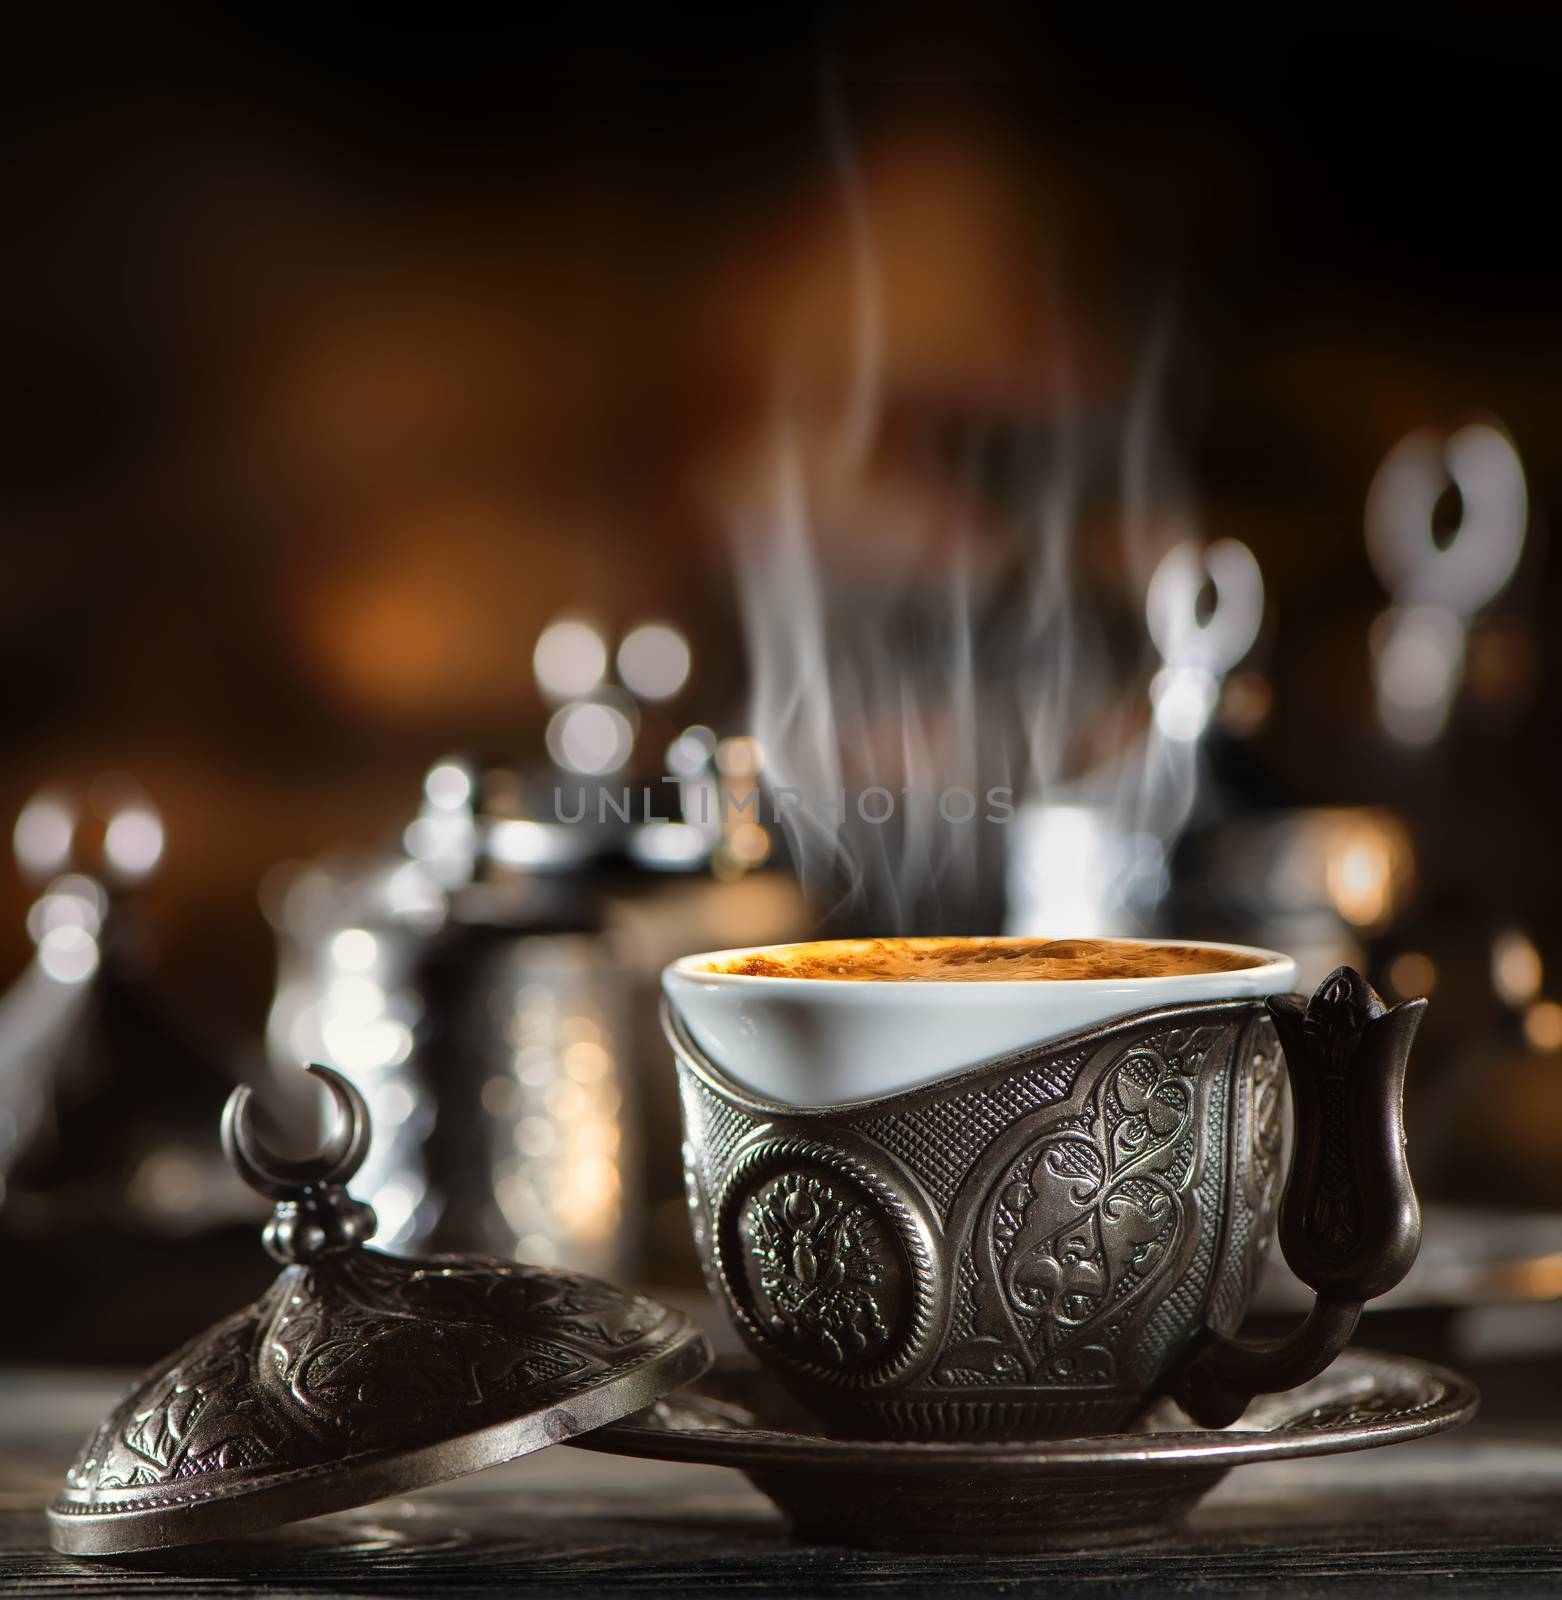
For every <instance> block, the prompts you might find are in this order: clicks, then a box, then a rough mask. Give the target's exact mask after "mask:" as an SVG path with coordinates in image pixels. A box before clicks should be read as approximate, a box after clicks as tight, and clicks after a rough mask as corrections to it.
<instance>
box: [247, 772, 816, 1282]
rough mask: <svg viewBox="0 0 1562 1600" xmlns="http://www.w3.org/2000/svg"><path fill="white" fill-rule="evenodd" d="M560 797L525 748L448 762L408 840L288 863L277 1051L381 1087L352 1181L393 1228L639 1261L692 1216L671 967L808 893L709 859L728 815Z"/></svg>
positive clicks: (395, 1243) (781, 932)
mask: <svg viewBox="0 0 1562 1600" xmlns="http://www.w3.org/2000/svg"><path fill="white" fill-rule="evenodd" d="M535 787H536V786H535V785H534V786H533V788H534V789H535ZM586 787H587V789H588V790H589V785H587V786H586ZM577 798H578V797H577ZM546 809H547V808H544V807H541V806H538V805H535V804H533V807H532V809H531V812H530V814H527V804H526V787H525V785H523V784H522V783H521V782H520V781H519V780H518V779H517V778H516V776H515V775H514V774H513V773H512V772H510V771H508V770H507V769H503V768H497V767H488V768H483V767H480V766H479V765H477V764H475V763H471V762H467V761H463V760H457V759H451V760H446V761H441V762H439V763H437V764H436V765H435V766H434V767H432V768H431V769H430V771H429V772H428V774H427V776H426V779H425V783H424V797H423V804H422V808H421V811H420V813H419V815H418V816H417V817H416V818H415V819H413V821H412V822H411V823H410V824H409V825H408V827H407V829H406V830H405V833H404V836H403V838H402V841H401V845H400V848H398V849H394V850H391V851H388V852H386V853H384V854H383V855H381V856H378V857H374V858H369V859H360V860H357V861H349V862H344V863H338V864H330V863H326V864H312V865H302V866H295V867H291V868H284V869H280V870H279V872H278V873H277V874H276V875H274V876H273V878H272V880H271V881H270V882H269V883H268V885H267V886H266V889H265V892H264V893H263V896H262V899H263V905H264V908H265V910H266V914H267V916H268V918H269V920H270V921H271V923H272V925H273V927H274V929H275V931H276V934H277V943H278V976H277V987H276V994H275V998H274V1001H273V1004H272V1008H271V1013H270V1017H269V1020H268V1026H267V1046H268V1053H269V1055H270V1058H271V1061H272V1064H273V1068H274V1071H275V1074H276V1077H277V1081H278V1083H279V1085H280V1086H281V1087H282V1088H283V1089H284V1092H285V1094H287V1095H297V1096H299V1097H303V1096H304V1095H305V1091H306V1086H307V1081H308V1080H307V1079H306V1078H304V1076H303V1074H301V1073H300V1072H299V1071H298V1066H299V1064H300V1063H301V1062H308V1061H321V1062H324V1063H327V1064H329V1065H331V1066H334V1067H336V1068H337V1069H339V1070H340V1071H341V1072H343V1073H344V1074H345V1075H346V1076H347V1077H348V1078H350V1079H351V1080H352V1081H353V1083H354V1084H355V1085H356V1086H357V1087H358V1088H359V1089H360V1091H361V1092H362V1093H363V1095H364V1097H365V1099H366V1100H367V1102H368V1104H369V1107H370V1111H371V1114H372V1116H373V1120H374V1127H375V1143H374V1148H373V1149H372V1150H371V1151H370V1153H369V1157H368V1159H367V1161H366V1162H365V1163H364V1166H363V1169H362V1171H361V1173H360V1175H359V1177H358V1179H357V1181H356V1183H355V1185H354V1188H355V1192H356V1193H357V1194H359V1195H360V1196H361V1198H363V1199H365V1200H367V1201H368V1202H369V1203H370V1204H371V1205H372V1206H373V1207H374V1209H375V1211H376V1213H377V1214H378V1217H379V1219H380V1225H379V1233H378V1234H377V1236H376V1237H377V1242H378V1244H379V1245H380V1246H381V1247H382V1248H384V1249H387V1250H391V1251H394V1252H397V1253H403V1254H426V1253H429V1252H434V1251H443V1250H459V1251H476V1252H482V1253H485V1254H489V1255H493V1256H498V1257H500V1258H503V1259H520V1260H526V1261H529V1262H532V1263H534V1264H537V1265H552V1264H555V1263H557V1264H561V1265H566V1266H569V1267H574V1268H579V1269H581V1270H583V1271H587V1272H591V1273H594V1274H598V1275H603V1276H609V1277H625V1276H632V1275H634V1274H635V1273H636V1272H637V1271H638V1270H640V1268H641V1267H642V1266H643V1264H644V1262H645V1260H646V1256H647V1249H648V1247H649V1248H650V1252H651V1254H652V1256H653V1257H654V1256H655V1255H656V1254H657V1250H658V1248H659V1247H658V1243H657V1241H656V1240H654V1239H648V1237H647V1235H648V1232H660V1231H662V1230H660V1228H659V1226H658V1223H659V1220H666V1219H671V1220H672V1221H673V1222H674V1223H678V1222H681V1219H680V1218H679V1217H678V1213H677V1207H678V1204H679V1198H678V1197H679V1195H680V1194H681V1189H680V1187H679V1182H678V1177H677V1136H676V1122H677V1113H676V1107H675V1104H674V1100H673V1094H672V1087H671V1077H670V1074H668V1073H667V1072H666V1071H665V1070H664V1061H663V1052H662V1049H661V1047H660V1043H659V1040H658V1039H657V1035H656V1030H655V998H654V997H655V993H656V981H657V973H658V972H659V970H660V967H661V966H662V965H663V964H664V963H665V962H666V961H667V960H670V959H672V957H673V956H675V955H678V954H681V953H683V952H684V951H685V950H687V949H694V948H698V947H699V945H700V941H701V940H702V939H704V938H707V937H709V936H710V935H711V934H712V933H717V934H719V936H720V937H723V938H729V937H730V940H731V941H732V942H740V941H742V940H743V939H747V938H760V937H768V936H771V935H772V934H773V935H775V936H776V937H784V936H785V935H786V934H788V933H790V932H791V931H793V928H794V926H795V911H794V908H795V906H796V904H797V902H796V896H795V893H794V892H793V891H792V890H791V889H790V886H789V885H788V886H786V887H785V888H783V887H782V886H781V885H780V884H779V883H777V882H776V881H775V880H774V877H773V875H765V876H766V877H767V879H769V881H768V882H766V883H764V884H759V883H755V882H753V881H749V882H744V881H742V880H739V881H730V880H729V881H725V882H723V881H718V880H717V879H716V878H715V877H713V876H712V874H711V872H710V870H708V868H709V866H710V864H711V860H712V857H713V855H715V853H716V852H717V851H719V849H720V847H721V835H720V833H719V832H717V833H716V834H714V835H713V836H712V837H710V838H708V839H702V838H697V837H695V834H696V830H695V829H693V828H689V827H686V826H685V825H684V824H681V823H679V822H677V821H675V820H668V819H666V818H656V817H649V816H646V815H640V816H637V817H632V818H630V819H623V818H620V817H618V816H617V815H616V814H615V812H614V811H613V809H612V808H611V807H599V806H597V805H596V804H595V797H594V796H591V795H589V794H587V795H586V797H585V798H584V799H579V803H576V800H572V801H571V803H570V804H569V805H566V806H562V807H561V806H558V805H555V806H553V807H552V809H553V812H554V816H555V817H556V816H557V815H559V814H560V813H561V812H562V814H564V815H567V816H571V817H574V816H577V814H578V817H579V820H575V821H569V822H560V821H557V820H553V819H552V818H549V817H547V815H546ZM604 818H605V820H602V819H604ZM680 830H681V831H680ZM648 1159H649V1169H648ZM659 1202H665V1210H666V1218H665V1219H659V1218H658V1203H659ZM667 1231H669V1232H671V1231H672V1230H671V1229H669V1230H667ZM684 1248H686V1246H685V1245H684V1242H683V1241H682V1240H681V1239H680V1250H682V1249H684Z"/></svg>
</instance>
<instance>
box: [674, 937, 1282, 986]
mask: <svg viewBox="0 0 1562 1600" xmlns="http://www.w3.org/2000/svg"><path fill="white" fill-rule="evenodd" d="M869 937H870V938H871V937H883V938H886V939H888V938H895V937H899V936H898V935H878V936H869ZM951 937H957V936H951ZM958 937H965V936H958ZM969 937H970V938H971V939H972V940H973V942H976V943H979V944H1017V943H1022V942H1029V941H1030V940H1033V939H1035V938H1037V937H1039V936H1038V935H1033V934H973V935H970V936H969ZM1057 937H1058V938H1060V939H1062V938H1066V937H1069V936H1068V935H1062V934H1060V935H1058V936H1057ZM1079 937H1081V938H1084V937H1088V938H1089V939H1090V940H1091V941H1092V942H1093V943H1096V944H1118V945H1136V946H1140V945H1149V946H1153V947H1163V948H1164V947H1165V946H1168V945H1176V946H1180V947H1182V948H1185V949H1186V948H1190V947H1191V948H1193V949H1197V950H1218V951H1221V952H1222V953H1224V954H1230V955H1244V956H1254V957H1256V958H1257V964H1256V965H1255V966H1251V967H1236V968H1232V969H1230V970H1225V971H1222V970H1218V969H1217V970H1214V971H1209V972H1161V973H1154V974H1150V975H1143V976H1138V977H1130V976H1124V975H1122V974H1117V975H1108V976H1104V977H1099V978H923V977H916V978H896V979H893V980H890V981H887V982H884V983H877V984H876V983H873V982H871V981H869V980H865V979H862V978H790V977H775V976H772V975H770V974H768V973H756V972H712V971H711V970H710V967H709V964H710V963H712V962H720V961H736V960H740V959H742V958H743V957H745V956H765V955H773V954H775V953H776V952H777V951H784V950H796V949H798V948H799V947H800V946H803V945H831V944H843V945H853V944H861V943H863V942H864V941H863V940H861V939H791V940H788V941H787V942H785V943H784V944H756V945H738V946H735V947H733V948H732V949H729V950H705V951H697V952H695V953H694V954H692V955H686V956H680V957H679V958H678V959H677V960H676V961H673V962H670V963H669V964H668V965H667V966H666V967H665V968H664V969H663V973H662V977H663V980H664V982H665V981H667V980H671V979H674V978H676V979H682V980H686V981H691V982H695V983H699V984H701V985H710V986H711V987H714V988H723V989H725V988H736V989H745V988H756V987H757V988H759V989H762V990H763V991H764V992H765V993H767V994H770V993H776V994H782V993H806V994H817V993H819V992H821V991H826V992H833V993H840V992H842V991H845V990H850V991H852V992H853V993H860V992H867V993H873V992H875V991H876V992H879V993H886V992H890V993H892V992H894V991H895V990H897V989H938V990H945V989H958V990H962V991H963V990H971V991H972V992H973V993H976V994H985V993H990V992H991V991H993V990H1014V989H1026V988H1041V987H1045V988H1046V990H1047V992H1048V993H1053V992H1057V991H1073V990H1090V989H1093V988H1097V987H1101V986H1105V985H1111V986H1112V987H1113V988H1114V989H1115V990H1117V991H1119V992H1121V991H1124V990H1126V991H1127V992H1129V993H1130V994H1139V993H1143V994H1145V995H1154V994H1156V993H1158V992H1161V991H1163V990H1165V989H1167V988H1177V987H1181V988H1186V986H1187V984H1188V982H1189V980H1190V979H1191V980H1198V979H1203V980H1211V979H1215V980H1218V979H1221V978H1231V979H1234V980H1236V981H1237V982H1238V984H1239V985H1240V987H1241V988H1243V989H1244V990H1248V989H1249V988H1250V986H1252V985H1255V984H1258V983H1262V982H1265V981H1268V980H1271V979H1280V978H1284V979H1286V981H1294V976H1295V971H1296V962H1295V960H1294V959H1293V958H1292V957H1291V956H1288V955H1284V954H1282V953H1281V952H1280V951H1278V950H1266V949H1263V948H1262V947H1261V946H1258V945H1249V944H1230V943H1227V942H1225V941H1223V940H1219V939H1191V938H1153V939H1150V938H1144V939H1141V938H1138V937H1134V936H1131V935H1097V934H1090V935H1080V936H1079ZM702 963H703V965H702ZM1152 1003H1153V1002H1152Z"/></svg>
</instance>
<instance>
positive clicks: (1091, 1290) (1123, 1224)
mask: <svg viewBox="0 0 1562 1600" xmlns="http://www.w3.org/2000/svg"><path fill="white" fill-rule="evenodd" d="M1208 1035H1209V1030H1196V1031H1194V1032H1193V1033H1192V1034H1189V1033H1186V1032H1182V1031H1180V1030H1174V1031H1173V1032H1171V1033H1170V1034H1169V1035H1167V1036H1166V1037H1165V1038H1164V1039H1162V1040H1160V1041H1156V1042H1154V1043H1151V1042H1146V1043H1141V1044H1138V1045H1135V1046H1134V1047H1133V1048H1131V1049H1129V1050H1127V1051H1126V1052H1124V1054H1123V1055H1122V1056H1121V1057H1120V1058H1119V1059H1118V1060H1117V1061H1116V1062H1114V1063H1112V1064H1111V1065H1110V1066H1109V1067H1108V1068H1107V1070H1105V1071H1104V1072H1103V1073H1102V1074H1101V1075H1100V1076H1099V1078H1098V1079H1097V1080H1096V1084H1095V1088H1094V1089H1093V1091H1092V1092H1091V1093H1090V1094H1089V1096H1088V1098H1087V1099H1086V1100H1085V1102H1084V1104H1083V1106H1082V1107H1080V1109H1079V1110H1078V1112H1077V1113H1076V1114H1073V1115H1065V1116H1063V1117H1062V1118H1061V1119H1060V1120H1059V1121H1058V1122H1057V1123H1056V1124H1055V1125H1054V1126H1053V1127H1052V1129H1050V1130H1049V1131H1048V1132H1047V1133H1045V1134H1044V1135H1042V1136H1041V1137H1040V1138H1039V1139H1037V1140H1035V1141H1034V1142H1033V1143H1031V1144H1030V1145H1029V1146H1027V1147H1026V1148H1025V1149H1024V1150H1023V1151H1022V1152H1021V1153H1020V1154H1019V1155H1018V1156H1017V1157H1016V1158H1015V1159H1014V1160H1012V1161H1011V1162H1010V1163H1009V1164H1008V1165H1007V1166H1006V1167H1005V1168H1004V1170H1003V1173H1002V1175H1001V1177H1000V1180H999V1182H998V1183H997V1184H996V1185H995V1187H994V1188H993V1190H992V1191H991V1193H990V1197H989V1199H988V1201H987V1202H986V1204H985V1206H984V1207H983V1208H982V1210H981V1212H980V1214H979V1216H978V1218H977V1222H976V1228H977V1237H976V1239H975V1240H974V1244H975V1256H974V1258H973V1259H974V1261H975V1263H976V1273H975V1282H974V1284H973V1285H972V1286H971V1290H970V1292H971V1295H972V1299H973V1308H972V1317H971V1322H970V1326H971V1328H972V1330H973V1332H972V1335H971V1336H970V1337H968V1338H966V1339H965V1340H963V1341H962V1342H959V1343H956V1344H953V1345H952V1346H951V1348H950V1349H949V1350H948V1351H947V1352H946V1354H945V1355H944V1357H943V1359H942V1360H941V1362H940V1363H939V1366H938V1368H937V1372H936V1377H937V1380H938V1381H939V1382H941V1383H945V1384H969V1383H972V1382H975V1383H983V1382H994V1381H1002V1382H1006V1383H1015V1382H1018V1383H1031V1384H1038V1385H1058V1384H1062V1385H1079V1384H1110V1383H1112V1382H1114V1381H1116V1380H1117V1378H1118V1376H1119V1367H1120V1365H1121V1360H1120V1357H1121V1352H1122V1347H1123V1345H1124V1343H1125V1337H1126V1335H1125V1329H1126V1325H1127V1317H1128V1314H1129V1313H1130V1312H1131V1310H1132V1306H1133V1303H1134V1302H1135V1301H1137V1300H1138V1299H1139V1298H1140V1297H1141V1296H1142V1295H1143V1292H1144V1291H1145V1289H1146V1288H1147V1287H1148V1286H1149V1285H1150V1284H1151V1283H1152V1282H1154V1281H1155V1279H1156V1278H1157V1277H1158V1276H1160V1274H1161V1273H1162V1272H1163V1270H1164V1269H1165V1267H1166V1264H1167V1262H1168V1261H1169V1260H1171V1259H1172V1258H1173V1257H1174V1255H1175V1253H1176V1248H1177V1244H1178V1241H1179V1238H1180V1236H1181V1233H1182V1229H1183V1222H1184V1217H1185V1211H1186V1207H1185V1201H1184V1196H1185V1194H1186V1191H1187V1188H1188V1184H1189V1181H1190V1178H1191V1174H1192V1171H1193V1166H1194V1160H1193V1157H1194V1152H1195V1147H1196V1144H1197V1137H1196V1128H1195V1123H1194V1109H1195V1099H1196V1097H1195V1090H1194V1080H1195V1077H1196V1075H1197V1073H1198V1071H1199V1069H1200V1068H1201V1066H1202V1065H1203V1062H1204V1059H1205V1057H1206V1055H1207V1054H1208V1051H1209V1048H1210V1046H1211V1043H1212V1039H1211V1038H1210V1037H1209V1036H1208Z"/></svg>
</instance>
